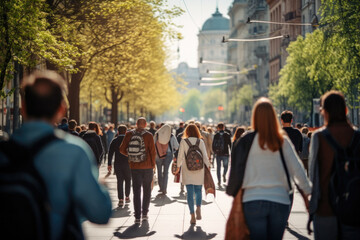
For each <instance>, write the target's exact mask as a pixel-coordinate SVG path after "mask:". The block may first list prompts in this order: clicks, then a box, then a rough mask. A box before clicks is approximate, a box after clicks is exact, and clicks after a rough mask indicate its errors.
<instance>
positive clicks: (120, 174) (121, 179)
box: [108, 125, 131, 207]
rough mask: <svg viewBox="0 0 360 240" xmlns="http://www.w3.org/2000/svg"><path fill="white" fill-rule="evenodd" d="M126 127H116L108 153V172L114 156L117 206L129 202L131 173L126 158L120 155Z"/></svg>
mask: <svg viewBox="0 0 360 240" xmlns="http://www.w3.org/2000/svg"><path fill="white" fill-rule="evenodd" d="M126 131H127V127H126V126H125V125H120V126H119V127H118V136H117V137H116V138H114V139H113V140H112V142H111V143H110V147H109V153H108V171H109V172H111V171H112V159H113V157H114V154H115V160H114V170H115V174H116V179H117V192H118V199H119V202H118V206H119V207H121V206H123V205H124V202H125V203H129V202H130V198H129V195H130V187H131V171H130V167H129V163H128V157H127V156H125V155H123V154H121V153H120V146H121V143H122V141H123V140H124V137H125V134H126ZM124 183H125V200H124Z"/></svg>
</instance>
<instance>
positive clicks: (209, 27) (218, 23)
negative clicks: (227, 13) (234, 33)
mask: <svg viewBox="0 0 360 240" xmlns="http://www.w3.org/2000/svg"><path fill="white" fill-rule="evenodd" d="M201 30H202V31H214V30H215V31H216V30H225V31H226V30H230V26H229V19H228V18H224V17H223V15H222V14H221V13H220V12H219V9H218V8H216V11H215V13H214V14H213V15H212V17H211V18H209V19H208V20H206V21H205V23H204V25H203V26H202V29H201Z"/></svg>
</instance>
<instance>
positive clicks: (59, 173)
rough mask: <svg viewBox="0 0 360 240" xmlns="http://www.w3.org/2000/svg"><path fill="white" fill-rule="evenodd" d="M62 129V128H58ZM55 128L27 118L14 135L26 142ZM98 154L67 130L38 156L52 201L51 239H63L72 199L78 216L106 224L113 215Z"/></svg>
mask: <svg viewBox="0 0 360 240" xmlns="http://www.w3.org/2000/svg"><path fill="white" fill-rule="evenodd" d="M55 131H61V130H55ZM52 132H54V128H53V127H52V126H51V125H50V124H47V123H45V122H27V123H25V124H24V125H23V126H22V127H21V128H20V129H18V130H17V131H15V132H14V134H13V135H12V138H13V139H14V140H15V141H16V142H18V143H20V144H23V145H25V146H27V145H30V144H31V143H33V142H35V141H37V140H38V139H40V138H41V137H44V136H46V135H48V134H50V133H52ZM94 162H95V160H94V155H93V153H92V151H91V149H90V147H89V146H88V145H87V144H86V142H84V141H83V140H82V139H80V138H78V137H76V136H72V135H71V134H67V133H65V137H64V141H61V140H55V141H53V142H51V143H49V144H48V145H47V146H45V147H44V149H42V150H41V151H40V152H39V153H38V154H37V155H36V157H35V167H36V168H37V170H38V171H39V173H40V175H41V176H42V177H43V179H44V182H45V184H46V188H47V191H48V196H49V201H50V205H51V211H50V228H51V229H50V232H51V239H59V238H60V236H61V233H62V229H63V224H64V221H65V218H66V213H67V210H68V208H69V206H70V199H71V200H72V201H73V204H74V205H75V209H76V214H77V216H78V220H79V222H80V219H84V218H85V219H87V220H89V221H91V222H94V223H100V224H105V223H107V222H108V220H109V218H110V216H111V207H112V205H111V200H110V196H109V193H108V192H107V190H106V189H105V188H104V187H103V186H101V185H100V184H99V183H98V180H97V179H98V175H99V173H98V169H97V167H96V166H95V164H94Z"/></svg>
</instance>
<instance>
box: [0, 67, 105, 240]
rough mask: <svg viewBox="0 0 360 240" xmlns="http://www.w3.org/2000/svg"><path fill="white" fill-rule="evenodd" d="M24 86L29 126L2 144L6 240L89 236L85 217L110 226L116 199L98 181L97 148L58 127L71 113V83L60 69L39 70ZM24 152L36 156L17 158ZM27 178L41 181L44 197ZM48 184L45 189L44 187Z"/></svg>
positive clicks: (1, 182) (1, 200) (0, 159)
mask: <svg viewBox="0 0 360 240" xmlns="http://www.w3.org/2000/svg"><path fill="white" fill-rule="evenodd" d="M21 89H22V98H21V99H22V107H21V111H22V116H23V119H24V124H23V125H22V126H21V127H20V128H19V129H17V130H16V131H15V132H14V133H13V135H12V136H11V139H10V141H9V142H5V143H4V144H7V148H5V149H4V148H3V147H4V146H3V145H1V146H0V147H1V151H0V175H1V177H0V191H1V193H2V197H1V198H0V206H1V207H0V208H1V209H0V211H1V214H0V222H1V236H2V239H52V240H56V239H75V238H74V237H76V239H83V238H84V237H83V233H82V229H81V221H84V220H89V221H91V222H94V223H97V224H106V223H107V222H108V220H109V218H110V216H111V200H110V196H109V194H108V192H107V190H106V188H105V187H104V186H102V185H101V184H99V182H98V176H97V172H98V171H97V168H96V164H95V157H94V154H93V153H92V151H91V148H90V147H89V146H88V145H87V144H86V143H85V142H84V141H83V140H81V139H80V138H79V137H76V136H73V135H71V134H69V133H66V132H64V131H62V130H59V129H54V126H55V124H56V122H58V121H59V120H60V119H61V118H62V117H63V116H64V114H65V113H66V108H67V104H66V97H65V96H66V88H65V81H64V80H63V79H62V77H61V76H60V75H58V74H56V73H55V72H50V71H44V72H35V73H33V74H30V75H29V76H28V77H26V78H25V79H24V80H23V81H22V88H21ZM34 143H35V145H34ZM10 148H13V151H12V152H9V151H7V149H10ZM14 149H15V150H14ZM24 152H28V153H30V154H26V153H25V156H24V157H23V158H16V156H19V155H20V156H21V155H22V154H23V155H24ZM4 154H6V156H7V157H6V156H5V155H4ZM13 156H15V158H14V157H13ZM26 169H29V171H27V173H26V171H25V170H26ZM10 170H11V172H10V174H9V172H7V171H10ZM32 177H34V178H32ZM5 179H7V181H8V182H7V183H5V182H4V180H5ZM11 179H14V181H12V180H11ZM16 179H17V181H16ZM27 179H33V180H34V179H37V180H38V181H37V182H38V183H39V185H34V186H36V188H34V189H40V190H41V189H42V190H41V191H40V192H38V193H39V194H38V195H36V196H35V195H33V193H35V192H34V189H32V188H29V186H30V185H31V184H34V181H29V180H27ZM19 180H21V181H19ZM42 185H43V186H44V189H43V188H41V187H40V188H38V187H39V186H42ZM9 186H11V187H9ZM24 192H25V193H26V194H24ZM5 196H6V197H5ZM30 199H32V200H30ZM36 199H37V200H36ZM35 202H37V203H39V204H34V203H35ZM44 205H45V206H46V207H45V208H41V206H44ZM35 206H36V207H35ZM94 206H96V207H94ZM39 209H44V210H45V211H44V212H43V213H41V212H39ZM7 213H8V214H7ZM35 213H36V216H35ZM39 219H42V221H41V223H43V224H45V225H42V224H39V223H40V222H39V221H38V220H39ZM39 229H43V230H45V232H47V233H48V234H49V235H46V233H45V234H42V233H40V232H39ZM69 229H71V231H68V230H69ZM72 233H76V235H77V236H74V235H72Z"/></svg>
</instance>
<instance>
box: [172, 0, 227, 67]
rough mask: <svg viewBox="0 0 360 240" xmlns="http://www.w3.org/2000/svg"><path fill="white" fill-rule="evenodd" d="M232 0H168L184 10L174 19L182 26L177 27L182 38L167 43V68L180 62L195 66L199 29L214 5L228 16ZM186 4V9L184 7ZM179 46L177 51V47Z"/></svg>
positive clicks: (213, 9)
mask: <svg viewBox="0 0 360 240" xmlns="http://www.w3.org/2000/svg"><path fill="white" fill-rule="evenodd" d="M232 2H233V0H169V1H168V3H169V5H176V6H179V7H181V8H182V9H183V10H184V13H183V14H182V15H181V16H180V17H178V18H175V19H174V22H175V23H176V24H177V25H182V26H183V27H182V28H180V29H179V32H181V34H182V36H183V39H182V40H180V41H179V42H178V41H173V42H171V43H168V45H169V46H170V59H169V62H168V64H167V65H168V66H167V67H168V69H174V68H176V67H177V65H178V64H179V63H180V62H186V63H188V65H189V66H190V67H197V65H198V61H199V60H198V59H197V58H198V56H197V47H198V38H197V35H198V33H199V29H201V28H202V25H203V24H204V23H205V21H206V20H207V19H208V18H210V17H211V15H212V14H213V13H214V12H215V10H216V5H217V4H218V6H219V11H220V13H222V14H223V16H224V17H226V18H229V16H228V15H227V13H228V9H229V7H230V6H231V4H232ZM185 4H186V6H187V9H188V10H187V9H186V7H185ZM178 46H179V50H180V51H179V53H177V48H178Z"/></svg>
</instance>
